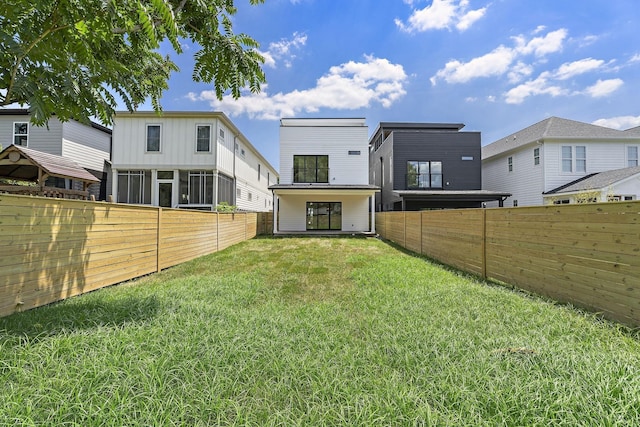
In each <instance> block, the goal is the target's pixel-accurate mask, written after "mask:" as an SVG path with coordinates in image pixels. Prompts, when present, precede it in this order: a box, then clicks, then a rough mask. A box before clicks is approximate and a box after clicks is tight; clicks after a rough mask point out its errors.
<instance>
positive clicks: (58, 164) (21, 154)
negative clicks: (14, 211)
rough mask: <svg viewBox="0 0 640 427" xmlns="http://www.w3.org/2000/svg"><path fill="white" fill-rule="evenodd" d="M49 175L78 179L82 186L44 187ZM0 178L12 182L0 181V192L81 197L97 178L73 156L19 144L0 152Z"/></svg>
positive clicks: (70, 197)
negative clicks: (73, 187) (69, 187)
mask: <svg viewBox="0 0 640 427" xmlns="http://www.w3.org/2000/svg"><path fill="white" fill-rule="evenodd" d="M50 177H54V178H63V179H70V180H72V181H76V182H81V183H82V190H73V189H65V188H58V187H48V186H46V185H45V183H46V181H47V179H48V178H50ZM0 178H4V179H5V180H8V181H10V182H12V183H11V184H6V183H5V184H3V183H0V193H14V194H29V195H35V196H45V197H57V198H64V199H85V200H86V199H88V198H89V191H88V190H87V189H88V187H89V186H90V185H91V184H95V183H98V182H100V180H99V179H98V178H96V177H95V176H93V175H92V174H90V173H89V172H87V171H86V170H85V169H83V168H82V167H81V166H80V165H78V164H77V163H76V162H74V161H73V160H70V159H68V158H66V157H62V156H56V155H54V154H48V153H43V152H40V151H36V150H32V149H30V148H26V147H22V146H19V145H10V146H8V147H7V148H5V149H4V150H2V152H0Z"/></svg>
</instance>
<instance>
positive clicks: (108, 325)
mask: <svg viewBox="0 0 640 427" xmlns="http://www.w3.org/2000/svg"><path fill="white" fill-rule="evenodd" d="M5 425H56V426H57V425H78V426H94V425H95V426H125V425H127V426H137V425H143V426H159V425H184V426H208V425H255V426H262V425H280V426H293V425H314V426H315V425H362V426H372V425H389V426H404V425H408V426H413V425H442V426H482V425H486V426H502V425H504V426H534V425H539V426H551V425H553V426H562V425H566V426H638V425H640V339H639V338H638V335H637V333H632V332H630V331H628V330H624V329H623V328H621V327H616V326H615V325H613V324H610V323H608V322H603V321H600V320H598V319H597V318H596V317H595V316H592V315H587V314H583V313H580V312H579V311H576V310H573V309H571V308H569V307H566V306H558V305H554V304H552V303H549V302H546V301H543V300H540V299H537V298H531V297H529V296H527V295H525V294H523V293H519V292H514V291H511V290H509V289H506V288H503V287H500V286H495V285H490V284H487V283H484V282H482V281H479V280H477V279H474V278H471V277H468V276H465V275H463V274H460V273H456V272H455V271H450V270H447V269H444V268H442V267H441V266H439V265H436V264H434V263H431V262H430V261H428V260H425V259H422V258H419V257H415V256H411V255H410V254H407V253H405V252H403V251H401V250H398V249H397V248H395V247H393V246H390V245H388V244H386V243H384V242H381V241H378V240H373V239H360V238H306V239H304V238H292V239H284V238H283V239H266V238H265V239H254V240H251V241H248V242H245V243H242V244H239V245H237V246H234V247H232V248H229V249H227V250H225V251H222V252H219V253H216V254H213V255H210V256H206V257H203V258H199V259H197V260H194V261H192V262H189V263H186V264H183V265H181V266H177V267H175V268H171V269H169V270H166V271H163V272H162V273H159V274H154V275H151V276H148V277H144V278H142V279H139V280H136V281H133V282H129V283H126V284H122V285H119V286H115V287H111V288H108V289H103V290H100V291H97V292H93V293H91V294H87V295H84V296H81V297H77V298H72V299H70V300H68V301H65V302H62V303H58V304H53V305H50V306H48V307H43V308H39V309H35V310H32V311H29V312H26V313H21V314H17V315H13V316H10V317H7V318H4V319H0V426H5Z"/></svg>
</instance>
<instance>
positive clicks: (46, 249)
mask: <svg viewBox="0 0 640 427" xmlns="http://www.w3.org/2000/svg"><path fill="white" fill-rule="evenodd" d="M156 227H157V210H156V209H144V208H142V209H141V208H139V207H131V206H126V205H124V206H123V205H112V204H106V203H95V202H86V201H75V200H60V199H56V200H51V199H46V198H40V197H21V196H7V195H0V233H1V235H2V245H1V246H0V316H3V315H7V314H10V313H12V312H14V311H16V310H26V309H30V308H34V307H38V306H40V305H44V304H48V303H50V302H53V301H58V300H61V299H64V298H68V297H70V296H74V295H79V294H82V293H84V292H89V291H91V290H94V289H97V288H100V287H102V286H105V285H107V284H113V283H117V282H120V281H123V280H127V279H129V278H131V276H130V275H131V274H136V275H138V276H140V275H144V274H147V273H150V272H153V271H156V268H157V264H156V262H157V245H156V239H157V231H156Z"/></svg>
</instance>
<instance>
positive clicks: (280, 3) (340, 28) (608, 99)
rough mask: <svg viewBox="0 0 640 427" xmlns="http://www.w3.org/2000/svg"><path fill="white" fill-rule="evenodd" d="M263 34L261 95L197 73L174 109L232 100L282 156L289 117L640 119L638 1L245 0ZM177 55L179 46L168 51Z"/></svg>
mask: <svg viewBox="0 0 640 427" xmlns="http://www.w3.org/2000/svg"><path fill="white" fill-rule="evenodd" d="M235 3H236V6H237V7H238V13H237V14H236V15H235V16H234V26H235V27H234V31H235V32H236V33H240V32H244V33H247V34H249V35H250V36H252V37H253V38H254V39H256V40H257V41H258V42H259V43H260V52H261V53H262V54H263V55H264V57H265V58H266V63H265V65H264V70H265V72H266V77H267V84H266V85H265V86H264V87H263V88H262V92H261V93H260V94H257V95H254V94H250V93H249V92H247V93H246V95H245V96H243V97H242V98H240V99H239V100H233V99H232V98H231V97H225V98H224V99H223V100H222V101H219V100H217V99H215V94H214V93H213V91H212V87H211V85H207V84H201V83H194V82H193V81H192V79H191V73H192V69H193V59H192V54H193V52H194V48H193V47H192V46H189V44H188V43H186V42H185V52H184V53H183V54H182V55H179V56H176V55H173V54H172V56H173V58H174V60H175V61H176V62H177V63H178V65H179V66H180V69H181V71H180V72H178V73H175V74H174V75H173V76H172V78H171V80H170V82H169V85H170V89H169V90H168V91H167V92H166V93H165V95H164V97H163V100H162V106H163V109H164V110H197V111H201V110H215V111H223V112H225V113H226V114H227V115H228V116H229V117H230V118H231V120H232V121H233V122H234V123H235V124H236V126H237V127H238V128H239V129H240V130H241V131H242V133H243V134H244V135H245V136H246V137H247V138H248V139H249V141H251V143H252V144H253V145H254V146H255V147H256V148H257V149H258V150H259V151H260V152H261V153H262V154H263V156H264V157H265V158H266V159H267V160H268V161H269V162H270V163H271V164H272V165H273V166H274V167H276V168H278V166H279V160H278V156H279V149H278V127H279V119H280V118H281V117H365V118H366V119H367V124H368V126H369V133H370V134H371V133H372V132H373V131H374V130H375V128H376V126H377V124H378V123H379V122H381V121H405V122H452V123H464V124H465V125H466V126H465V128H464V129H463V130H468V131H480V132H481V133H482V144H483V145H486V144H488V143H491V142H493V141H495V140H497V139H499V138H501V137H503V136H505V135H508V134H510V133H513V132H515V131H517V130H519V129H522V128H524V127H527V126H529V125H532V124H534V123H536V122H538V121H540V120H543V119H545V118H547V117H550V116H559V117H563V118H567V119H572V120H579V121H583V122H587V123H595V124H599V125H603V126H608V127H613V128H616V129H627V128H630V127H634V126H640V102H639V97H640V30H639V28H640V5H639V4H638V2H637V0H579V1H578V0H536V1H533V0H266V2H265V3H264V4H261V5H257V6H251V5H250V4H249V1H248V0H235ZM166 53H170V52H169V51H167V52H166Z"/></svg>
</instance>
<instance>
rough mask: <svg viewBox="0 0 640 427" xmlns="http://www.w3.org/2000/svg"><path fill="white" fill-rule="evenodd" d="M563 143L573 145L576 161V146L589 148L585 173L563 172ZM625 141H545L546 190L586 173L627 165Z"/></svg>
mask: <svg viewBox="0 0 640 427" xmlns="http://www.w3.org/2000/svg"><path fill="white" fill-rule="evenodd" d="M563 145H569V146H571V147H572V154H573V160H574V163H575V155H576V153H575V147H576V146H577V145H582V146H585V147H586V150H587V171H586V172H585V173H578V172H575V169H574V172H571V173H566V172H562V149H561V147H562V146H563ZM627 145H628V144H626V143H624V142H606V141H604V142H581V141H570V142H549V143H545V147H546V150H545V151H546V155H545V166H546V168H545V173H546V180H545V185H544V191H549V190H553V189H554V188H558V187H560V186H561V185H564V184H566V183H568V182H571V181H574V180H576V179H578V178H581V177H583V176H585V175H588V174H592V173H596V172H604V171H607V170H613V169H622V168H626V167H627V162H626V146H627Z"/></svg>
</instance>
